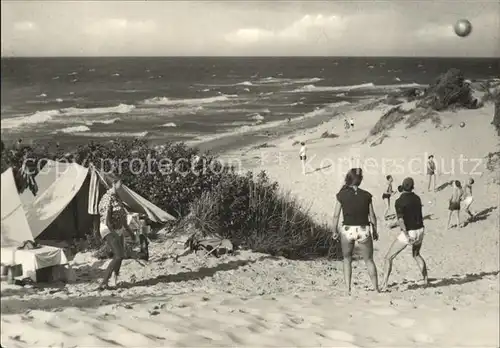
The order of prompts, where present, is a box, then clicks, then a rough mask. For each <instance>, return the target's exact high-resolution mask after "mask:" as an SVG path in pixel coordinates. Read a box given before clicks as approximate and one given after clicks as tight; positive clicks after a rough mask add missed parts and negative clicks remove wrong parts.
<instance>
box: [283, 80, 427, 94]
mask: <svg viewBox="0 0 500 348" xmlns="http://www.w3.org/2000/svg"><path fill="white" fill-rule="evenodd" d="M423 86H424V85H421V84H418V83H406V84H393V85H375V84H373V83H372V82H369V83H363V84H359V85H350V86H315V85H307V86H303V87H301V88H297V89H294V90H293V91H290V92H289V93H304V92H336V91H345V92H349V91H353V90H359V89H365V90H370V89H371V90H376V89H397V88H411V87H423Z"/></svg>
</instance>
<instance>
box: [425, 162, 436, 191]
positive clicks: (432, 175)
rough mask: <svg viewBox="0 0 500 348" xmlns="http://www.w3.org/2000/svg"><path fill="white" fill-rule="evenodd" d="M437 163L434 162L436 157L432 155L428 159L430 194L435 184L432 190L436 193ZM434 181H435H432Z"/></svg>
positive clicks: (428, 187) (428, 186)
mask: <svg viewBox="0 0 500 348" xmlns="http://www.w3.org/2000/svg"><path fill="white" fill-rule="evenodd" d="M436 172H437V170H436V162H434V155H430V156H429V157H428V158H427V176H428V178H429V183H428V185H427V190H428V191H429V192H430V191H431V183H432V182H433V183H434V185H433V186H432V190H433V191H434V192H435V191H436ZM432 179H434V181H432Z"/></svg>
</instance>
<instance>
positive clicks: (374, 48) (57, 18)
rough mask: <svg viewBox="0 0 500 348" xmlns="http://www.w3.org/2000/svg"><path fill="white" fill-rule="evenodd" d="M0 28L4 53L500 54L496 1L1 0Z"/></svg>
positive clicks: (499, 12) (499, 9) (499, 6)
mask: <svg viewBox="0 0 500 348" xmlns="http://www.w3.org/2000/svg"><path fill="white" fill-rule="evenodd" d="M462 18H465V19H468V20H469V21H470V22H471V23H472V26H473V31H472V33H471V34H470V35H469V36H468V37H466V38H460V37H458V36H457V35H455V34H454V32H453V25H454V23H455V22H456V21H457V20H458V19H462ZM1 30H2V31H1V48H2V50H1V55H2V57H5V56H420V57H423V56H447V57H455V56H456V57H500V2H499V1H498V0H493V1H485V0H469V1H461V0H448V1H442V0H420V1H411V0H399V1H397V0H392V1H391V0H386V1H382V0H380V1H355V0H350V1H336V0H328V1H313V0H306V1H294V2H288V1H279V0H275V1H208V0H206V1H178V2H177V1H119V0H106V1H104V0H103V1H69V0H67V1H45V0H44V1H35V0H32V1H21V0H14V1H4V0H2V2H1Z"/></svg>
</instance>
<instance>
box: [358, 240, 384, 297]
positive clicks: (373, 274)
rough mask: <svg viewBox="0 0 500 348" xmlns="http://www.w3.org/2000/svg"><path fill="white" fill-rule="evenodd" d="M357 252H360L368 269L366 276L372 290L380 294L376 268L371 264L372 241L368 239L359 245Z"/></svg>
mask: <svg viewBox="0 0 500 348" xmlns="http://www.w3.org/2000/svg"><path fill="white" fill-rule="evenodd" d="M359 250H360V251H361V256H362V257H363V260H364V261H365V265H366V268H367V269H368V275H369V276H370V280H371V281H372V284H373V289H374V290H375V291H376V292H380V290H379V288H378V277H377V266H375V262H373V239H372V238H371V237H370V238H368V240H366V241H365V242H364V243H359Z"/></svg>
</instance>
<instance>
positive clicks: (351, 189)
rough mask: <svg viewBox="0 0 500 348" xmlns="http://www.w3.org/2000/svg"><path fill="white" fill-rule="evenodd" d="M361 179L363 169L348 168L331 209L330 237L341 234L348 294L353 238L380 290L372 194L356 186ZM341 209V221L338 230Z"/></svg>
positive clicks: (376, 288) (374, 282)
mask: <svg viewBox="0 0 500 348" xmlns="http://www.w3.org/2000/svg"><path fill="white" fill-rule="evenodd" d="M362 180H363V173H362V170H361V169H360V168H353V169H351V170H349V172H348V173H347V175H346V177H345V184H344V186H343V187H342V188H341V189H340V191H339V192H338V193H337V202H336V204H335V211H334V213H333V238H334V239H337V238H338V237H339V235H340V242H341V246H342V255H343V257H344V279H345V283H346V286H347V292H348V294H350V293H351V277H352V252H353V249H354V244H355V243H356V242H357V243H358V246H359V250H360V252H361V255H362V257H363V259H364V261H365V264H366V267H367V268H368V274H369V276H370V279H371V281H372V284H373V288H374V290H375V291H377V292H379V288H378V279H377V267H376V266H375V262H373V241H374V240H378V233H377V218H376V216H375V211H374V210H373V205H372V195H371V194H370V193H369V192H367V191H365V190H363V189H360V188H359V185H360V184H361V182H362ZM341 211H342V215H343V221H342V226H341V228H340V233H339V226H338V225H339V217H340V212H341Z"/></svg>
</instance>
